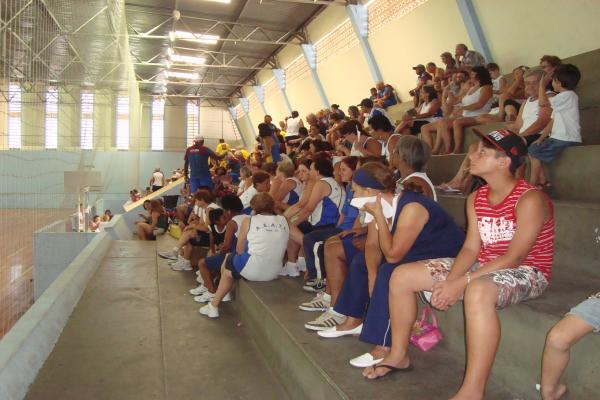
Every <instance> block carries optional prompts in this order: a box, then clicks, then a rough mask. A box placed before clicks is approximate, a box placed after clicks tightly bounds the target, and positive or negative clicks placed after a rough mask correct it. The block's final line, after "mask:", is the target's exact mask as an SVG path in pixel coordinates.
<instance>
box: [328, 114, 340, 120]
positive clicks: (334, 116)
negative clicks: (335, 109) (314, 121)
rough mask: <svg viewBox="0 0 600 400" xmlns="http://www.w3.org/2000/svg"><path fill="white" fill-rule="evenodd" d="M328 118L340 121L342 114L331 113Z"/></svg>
mask: <svg viewBox="0 0 600 400" xmlns="http://www.w3.org/2000/svg"><path fill="white" fill-rule="evenodd" d="M329 119H330V120H331V121H341V120H342V116H341V115H340V114H338V113H331V114H330V115H329Z"/></svg>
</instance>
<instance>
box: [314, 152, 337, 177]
mask: <svg viewBox="0 0 600 400" xmlns="http://www.w3.org/2000/svg"><path fill="white" fill-rule="evenodd" d="M312 165H313V166H314V167H315V170H316V171H317V172H318V173H319V175H321V176H324V177H326V178H331V177H332V176H333V164H332V162H331V160H330V159H329V158H324V157H319V158H317V159H315V160H314V161H313V163H312Z"/></svg>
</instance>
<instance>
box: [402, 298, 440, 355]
mask: <svg viewBox="0 0 600 400" xmlns="http://www.w3.org/2000/svg"><path fill="white" fill-rule="evenodd" d="M428 314H429V315H431V323H430V322H429V320H428V318H427V315H428ZM443 338H444V335H442V331H440V329H439V328H438V322H437V317H436V316H435V312H434V311H433V309H432V308H431V307H423V313H422V314H421V319H420V320H417V321H415V324H414V325H413V329H412V334H411V335H410V343H411V344H412V345H413V346H415V347H418V348H419V349H421V350H422V351H429V350H431V349H432V348H434V347H435V346H436V345H437V344H438V343H439V342H440V341H441V340H442V339H443Z"/></svg>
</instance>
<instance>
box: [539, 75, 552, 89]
mask: <svg viewBox="0 0 600 400" xmlns="http://www.w3.org/2000/svg"><path fill="white" fill-rule="evenodd" d="M553 77H554V72H553V71H552V72H547V73H544V75H542V79H541V80H540V86H541V87H544V88H545V87H546V86H548V84H549V83H550V82H552V78H553Z"/></svg>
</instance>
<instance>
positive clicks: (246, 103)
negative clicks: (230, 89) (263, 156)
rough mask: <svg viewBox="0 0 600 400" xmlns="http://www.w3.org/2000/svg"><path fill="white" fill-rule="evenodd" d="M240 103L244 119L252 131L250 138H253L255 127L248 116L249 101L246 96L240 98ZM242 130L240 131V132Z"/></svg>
mask: <svg viewBox="0 0 600 400" xmlns="http://www.w3.org/2000/svg"><path fill="white" fill-rule="evenodd" d="M240 104H241V105H242V110H244V114H246V120H247V121H248V125H250V130H251V132H252V138H253V139H254V138H255V137H256V136H257V133H256V128H255V127H254V124H253V123H252V118H250V103H249V101H248V98H247V97H242V98H240ZM241 133H242V131H240V134H241Z"/></svg>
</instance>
